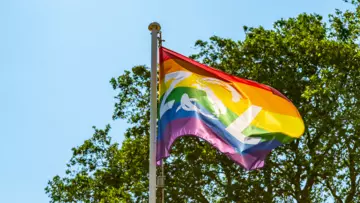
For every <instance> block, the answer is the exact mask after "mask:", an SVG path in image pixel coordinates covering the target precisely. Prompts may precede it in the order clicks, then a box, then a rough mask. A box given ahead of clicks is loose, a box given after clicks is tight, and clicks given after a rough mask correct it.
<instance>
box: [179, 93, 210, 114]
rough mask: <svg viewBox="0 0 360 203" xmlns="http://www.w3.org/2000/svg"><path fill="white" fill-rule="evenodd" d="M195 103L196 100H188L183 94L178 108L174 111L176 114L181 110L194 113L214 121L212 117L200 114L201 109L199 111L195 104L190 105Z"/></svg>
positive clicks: (187, 96)
mask: <svg viewBox="0 0 360 203" xmlns="http://www.w3.org/2000/svg"><path fill="white" fill-rule="evenodd" d="M195 101H197V99H194V98H189V95H188V94H186V93H184V94H183V95H182V96H181V100H180V106H179V107H178V108H177V109H176V112H178V111H179V110H180V109H183V110H184V111H195V112H197V113H200V114H202V115H204V116H206V117H208V118H211V119H216V118H215V117H214V116H213V115H211V114H206V113H204V112H202V111H201V109H199V108H198V107H197V106H196V105H195V104H193V103H192V102H195Z"/></svg>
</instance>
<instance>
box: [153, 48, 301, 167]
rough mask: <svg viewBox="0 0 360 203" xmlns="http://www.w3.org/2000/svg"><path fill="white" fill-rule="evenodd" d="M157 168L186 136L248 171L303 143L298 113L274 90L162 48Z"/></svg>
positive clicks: (289, 102)
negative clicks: (299, 141) (296, 142)
mask: <svg viewBox="0 0 360 203" xmlns="http://www.w3.org/2000/svg"><path fill="white" fill-rule="evenodd" d="M159 86H160V87H159V88H160V89H159V91H160V93H159V94H160V104H159V110H158V137H157V161H158V162H157V163H158V164H159V163H160V161H161V160H162V159H163V158H166V157H168V156H169V154H170V148H171V145H172V144H173V143H174V141H175V140H176V139H177V138H179V137H181V136H196V137H199V138H202V139H203V140H205V141H207V142H208V143H210V144H211V145H212V146H214V147H215V148H217V149H218V150H219V151H220V152H222V153H224V154H226V155H227V156H228V157H229V158H230V159H232V160H233V161H235V162H236V163H238V164H240V165H241V166H242V167H244V168H245V169H248V170H252V169H258V168H261V167H263V166H264V159H265V158H266V156H267V155H268V154H269V152H270V151H271V150H272V149H274V148H276V147H278V146H280V145H282V144H284V143H288V142H290V141H292V140H293V139H294V138H299V137H300V136H301V135H302V134H303V133H304V123H303V120H302V118H301V116H300V114H299V112H298V110H297V108H296V107H295V106H294V105H293V104H292V103H291V101H290V100H289V99H287V98H286V97H285V96H284V95H282V94H281V93H280V92H279V91H277V90H275V89H274V88H272V87H269V86H266V85H263V84H259V83H257V82H254V81H251V80H247V79H242V78H238V77H235V76H232V75H229V74H226V73H224V72H222V71H219V70H216V69H214V68H211V67H208V66H205V65H203V64H200V63H198V62H196V61H194V60H192V59H190V58H187V57H185V56H182V55H180V54H178V53H176V52H174V51H171V50H169V49H166V48H164V47H161V48H160V84H159Z"/></svg>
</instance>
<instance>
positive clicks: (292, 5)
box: [0, 0, 347, 203]
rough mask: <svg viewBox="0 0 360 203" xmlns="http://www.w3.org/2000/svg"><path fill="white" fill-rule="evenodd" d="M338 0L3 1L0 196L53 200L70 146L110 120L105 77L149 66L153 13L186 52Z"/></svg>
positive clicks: (321, 10)
mask: <svg viewBox="0 0 360 203" xmlns="http://www.w3.org/2000/svg"><path fill="white" fill-rule="evenodd" d="M345 7H347V4H344V3H343V2H342V1H341V0H297V1H289V0H271V1H270V0H247V1H245V0H221V1H212V0H210V1H209V0H197V1H195V0H182V1H169V0H168V1H165V0H148V1H146V0H142V1H140V0H127V1H124V0H1V1H0V127H1V128H0V202H9V203H10V202H11V203H25V202H26V203H42V202H49V198H48V197H47V195H46V194H45V192H44V188H45V187H46V184H47V181H48V180H49V179H51V178H52V177H53V176H54V175H57V174H59V175H63V174H64V171H65V164H66V163H67V161H68V160H69V159H70V157H71V148H72V147H74V146H78V145H80V144H81V143H82V142H83V140H85V139H87V138H89V137H90V136H91V135H92V132H93V131H92V128H91V126H93V125H95V126H97V127H99V128H103V127H104V126H105V125H106V124H108V123H110V124H111V125H112V126H113V128H112V131H111V135H112V136H113V137H114V139H115V140H116V141H119V142H121V140H122V139H123V132H124V130H125V128H126V123H125V122H123V121H112V119H111V116H112V112H113V105H114V99H113V97H114V95H115V92H114V91H113V90H112V88H111V86H110V84H109V80H110V78H111V77H114V76H118V75H120V74H121V73H123V71H124V70H129V69H130V68H131V67H132V66H134V65H143V64H145V65H149V64H150V33H149V31H148V29H147V27H148V25H149V23H150V22H152V21H158V22H159V23H160V24H161V25H162V31H163V38H164V39H165V40H166V42H165V43H164V46H166V47H168V48H170V49H173V50H174V51H177V52H180V53H182V54H184V55H190V54H193V53H196V50H195V49H194V46H193V45H194V42H195V41H196V40H197V39H203V40H206V39H208V38H209V37H211V36H212V35H218V36H220V37H227V38H232V39H235V40H240V39H243V38H244V34H243V31H242V26H243V25H248V26H259V25H262V26H264V27H266V28H270V27H271V26H272V23H273V22H274V21H275V20H277V19H279V18H281V17H284V18H288V17H294V16H296V15H297V14H299V13H302V12H308V13H314V12H315V13H318V14H321V15H325V16H327V14H329V13H332V12H333V11H334V9H335V8H340V9H342V8H345Z"/></svg>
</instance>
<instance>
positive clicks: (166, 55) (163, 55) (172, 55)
mask: <svg viewBox="0 0 360 203" xmlns="http://www.w3.org/2000/svg"><path fill="white" fill-rule="evenodd" d="M169 59H180V60H183V61H186V62H188V63H190V64H192V65H194V66H196V67H198V68H201V69H203V70H205V71H207V72H209V73H211V74H214V75H215V76H217V77H219V78H221V79H223V80H226V81H229V82H239V83H243V84H246V85H251V86H253V87H257V88H261V89H264V90H267V91H270V92H272V93H273V94H275V95H277V96H279V97H282V98H284V99H286V100H287V101H289V102H291V101H290V100H289V99H288V98H287V97H285V96H284V95H283V94H281V93H280V92H279V91H278V90H276V89H274V88H272V87H269V86H267V85H264V84H260V83H258V82H255V81H252V80H248V79H244V78H239V77H235V76H233V75H230V74H227V73H225V72H223V71H220V70H217V69H215V68H212V67H209V66H206V65H204V64H201V63H199V62H197V61H195V60H192V59H190V58H188V57H186V56H183V55H181V54H179V53H176V52H174V51H172V50H170V49H167V48H165V47H160V64H162V63H164V62H165V61H167V60H169Z"/></svg>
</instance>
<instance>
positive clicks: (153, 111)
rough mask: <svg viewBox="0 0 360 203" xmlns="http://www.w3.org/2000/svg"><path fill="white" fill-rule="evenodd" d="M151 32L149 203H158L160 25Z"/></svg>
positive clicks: (154, 25) (153, 25) (153, 27)
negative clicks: (157, 125)
mask: <svg viewBox="0 0 360 203" xmlns="http://www.w3.org/2000/svg"><path fill="white" fill-rule="evenodd" d="M149 30H150V31H151V86H150V89H151V90H150V91H151V96H150V148H149V151H150V154H149V155H150V156H149V203H156V117H157V98H156V93H157V91H156V90H157V88H156V87H157V85H156V74H157V52H158V51H157V50H158V47H157V46H158V43H157V42H158V41H157V40H158V38H157V37H158V33H159V31H160V24H159V23H156V22H153V23H151V24H150V25H149Z"/></svg>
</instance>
